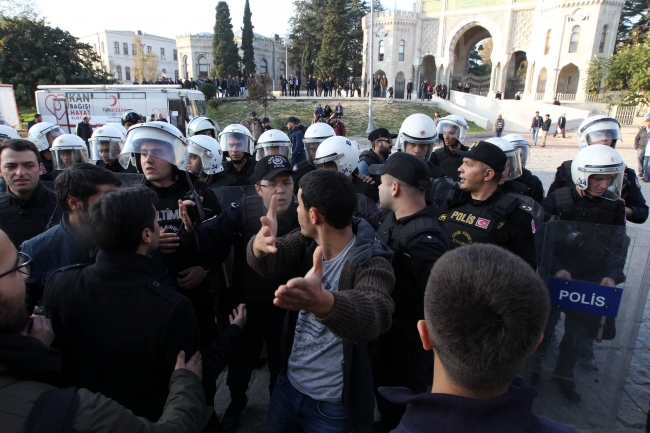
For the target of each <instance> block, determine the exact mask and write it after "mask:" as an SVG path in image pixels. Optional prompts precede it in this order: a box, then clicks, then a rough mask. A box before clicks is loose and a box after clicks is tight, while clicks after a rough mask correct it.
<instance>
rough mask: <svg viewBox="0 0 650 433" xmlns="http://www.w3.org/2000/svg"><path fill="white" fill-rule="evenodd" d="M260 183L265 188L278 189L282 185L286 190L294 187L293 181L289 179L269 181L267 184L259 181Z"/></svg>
mask: <svg viewBox="0 0 650 433" xmlns="http://www.w3.org/2000/svg"><path fill="white" fill-rule="evenodd" d="M258 185H259V186H261V187H263V188H271V189H277V188H278V187H280V188H282V189H283V190H285V191H286V190H291V189H292V188H293V181H292V180H288V181H286V182H282V183H267V184H266V185H262V184H261V183H258Z"/></svg>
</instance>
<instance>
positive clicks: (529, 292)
mask: <svg viewBox="0 0 650 433" xmlns="http://www.w3.org/2000/svg"><path fill="white" fill-rule="evenodd" d="M549 308H550V302H549V297H548V290H547V289H546V286H545V285H544V283H543V282H542V280H541V279H540V278H539V277H538V276H537V274H536V273H535V271H534V270H533V269H532V268H531V267H530V265H528V264H527V263H526V262H525V261H524V260H522V259H521V258H520V257H519V256H516V255H515V254H513V253H511V252H509V251H507V250H505V249H503V248H500V247H498V246H495V245H489V244H473V245H468V246H464V247H461V248H457V249H455V250H453V251H449V252H447V253H445V254H444V255H443V256H442V257H441V258H439V259H438V261H436V263H435V265H434V266H433V269H432V270H431V274H430V276H429V282H428V284H427V288H426V293H425V295H424V317H425V320H426V323H427V328H428V330H429V335H430V336H431V339H432V341H433V346H434V348H435V349H436V351H437V353H438V356H439V357H440V361H441V362H442V365H443V366H444V367H445V370H446V371H447V373H448V374H449V377H450V378H451V379H452V381H453V382H455V383H456V384H458V385H459V386H461V387H462V388H464V389H467V390H470V391H472V392H475V393H478V394H481V393H486V392H487V393H489V392H493V391H495V390H498V389H501V388H503V387H505V386H507V385H508V384H510V382H511V381H512V379H513V378H514V376H515V375H516V374H517V373H518V372H519V371H520V370H521V367H522V366H523V363H524V361H525V359H526V357H527V356H528V355H529V354H530V353H531V352H532V350H533V349H534V348H535V346H536V345H537V343H538V342H539V340H540V338H541V336H542V333H543V332H544V327H545V326H546V321H547V319H548V314H549Z"/></svg>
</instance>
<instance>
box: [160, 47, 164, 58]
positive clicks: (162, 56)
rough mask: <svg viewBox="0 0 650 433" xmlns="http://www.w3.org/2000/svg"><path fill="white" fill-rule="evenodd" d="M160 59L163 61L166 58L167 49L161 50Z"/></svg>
mask: <svg viewBox="0 0 650 433" xmlns="http://www.w3.org/2000/svg"><path fill="white" fill-rule="evenodd" d="M160 58H161V59H164V58H165V49H164V48H161V49H160Z"/></svg>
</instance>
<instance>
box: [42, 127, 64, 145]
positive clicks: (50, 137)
mask: <svg viewBox="0 0 650 433" xmlns="http://www.w3.org/2000/svg"><path fill="white" fill-rule="evenodd" d="M64 134H65V132H63V129H61V128H59V127H58V126H57V127H56V128H52V129H50V130H49V131H47V132H46V133H45V137H46V138H47V142H48V143H50V147H52V143H54V140H56V138H57V137H60V136H61V135H64Z"/></svg>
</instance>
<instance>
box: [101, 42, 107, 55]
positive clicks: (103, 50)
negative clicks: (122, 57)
mask: <svg viewBox="0 0 650 433" xmlns="http://www.w3.org/2000/svg"><path fill="white" fill-rule="evenodd" d="M105 52H106V50H105V49H104V43H103V42H102V53H105Z"/></svg>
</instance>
